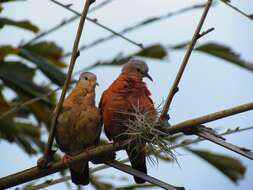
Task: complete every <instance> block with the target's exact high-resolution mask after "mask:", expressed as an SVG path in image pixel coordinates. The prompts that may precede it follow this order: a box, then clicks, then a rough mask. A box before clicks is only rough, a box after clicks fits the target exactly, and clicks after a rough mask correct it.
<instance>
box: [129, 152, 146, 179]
mask: <svg viewBox="0 0 253 190" xmlns="http://www.w3.org/2000/svg"><path fill="white" fill-rule="evenodd" d="M127 154H128V157H129V160H130V163H131V165H132V168H134V169H136V170H138V171H140V172H143V173H145V174H147V166H146V158H145V150H140V151H138V152H137V151H136V150H133V149H127ZM134 181H135V182H136V183H145V182H146V181H145V180H143V179H141V178H139V177H135V176H134Z"/></svg>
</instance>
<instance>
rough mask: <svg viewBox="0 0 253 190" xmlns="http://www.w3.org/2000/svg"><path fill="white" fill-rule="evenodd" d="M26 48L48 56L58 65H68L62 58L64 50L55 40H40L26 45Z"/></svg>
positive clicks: (51, 61) (62, 66)
mask: <svg viewBox="0 0 253 190" xmlns="http://www.w3.org/2000/svg"><path fill="white" fill-rule="evenodd" d="M24 49H27V50H29V51H30V52H32V53H35V54H38V55H40V56H42V57H44V58H47V59H48V60H49V62H50V63H52V64H54V65H55V66H57V67H60V68H64V67H66V64H65V63H64V62H63V61H62V60H61V59H62V56H63V50H62V48H60V47H59V46H57V45H56V44H55V43H54V42H38V43H36V44H30V45H27V46H25V47H24Z"/></svg>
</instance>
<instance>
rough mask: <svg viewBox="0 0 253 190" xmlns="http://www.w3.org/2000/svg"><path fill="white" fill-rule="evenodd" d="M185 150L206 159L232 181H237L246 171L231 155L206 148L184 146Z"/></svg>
mask: <svg viewBox="0 0 253 190" xmlns="http://www.w3.org/2000/svg"><path fill="white" fill-rule="evenodd" d="M186 150H188V151H190V152H191V153H193V154H195V155H197V156H199V157H200V158H202V159H204V160H205V161H207V162H208V163H209V164H211V165H212V166H214V167H215V168H216V169H218V170H219V171H220V172H222V173H223V174H224V175H225V176H226V177H228V178H229V179H230V180H231V181H232V182H234V183H237V182H238V180H239V179H241V178H242V177H243V176H244V174H245V172H246V168H245V166H243V165H242V163H241V162H240V161H239V160H237V159H235V158H233V157H230V156H225V155H222V154H217V153H212V152H209V151H206V150H196V149H192V148H186Z"/></svg>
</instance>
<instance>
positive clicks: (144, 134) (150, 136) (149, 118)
mask: <svg viewBox="0 0 253 190" xmlns="http://www.w3.org/2000/svg"><path fill="white" fill-rule="evenodd" d="M132 107H133V110H131V112H123V111H117V114H123V115H127V116H128V117H129V119H128V120H125V119H124V120H123V119H122V120H121V119H119V118H120V117H118V119H117V120H118V122H121V124H122V125H123V126H125V127H126V129H127V130H126V131H125V132H124V133H122V134H120V135H119V136H118V137H119V138H122V139H127V141H126V144H127V146H131V149H132V152H134V153H138V150H140V149H141V148H143V147H140V146H143V145H144V144H145V145H146V146H145V148H146V152H147V155H148V160H149V161H150V163H151V164H153V165H154V164H158V158H159V157H160V155H162V156H163V157H167V158H168V159H169V158H171V160H175V161H176V156H175V154H174V152H173V151H172V150H171V148H170V147H171V145H172V142H171V141H170V138H169V137H168V134H167V133H164V132H163V131H161V130H160V129H162V127H163V123H162V122H158V121H157V117H154V114H152V113H153V112H152V113H151V111H147V110H145V111H143V110H144V109H142V108H141V107H140V106H132ZM156 112H157V115H158V114H159V113H160V110H159V108H156ZM124 118H125V116H124ZM133 143H134V146H132V145H133ZM128 148H130V147H128ZM152 155H153V156H154V157H153V156H152ZM154 158H155V159H154Z"/></svg>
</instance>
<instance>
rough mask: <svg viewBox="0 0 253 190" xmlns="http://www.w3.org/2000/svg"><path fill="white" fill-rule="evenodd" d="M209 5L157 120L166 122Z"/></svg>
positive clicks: (208, 4)
mask: <svg viewBox="0 0 253 190" xmlns="http://www.w3.org/2000/svg"><path fill="white" fill-rule="evenodd" d="M211 4H212V0H208V1H207V3H206V6H205V9H204V11H203V14H202V16H201V18H200V21H199V23H198V26H197V28H196V30H195V32H194V35H193V37H192V40H191V43H190V45H189V46H188V49H187V51H186V54H185V56H184V59H183V61H182V64H181V66H180V68H179V71H178V73H177V76H176V78H175V80H174V82H173V85H172V87H171V89H170V92H169V94H168V96H167V98H166V101H165V104H164V106H163V110H162V113H161V115H160V118H159V119H160V120H166V119H167V113H168V110H169V107H170V104H171V102H172V99H173V97H174V95H175V94H176V92H177V91H178V84H179V82H180V79H181V77H182V75H183V73H184V70H185V67H186V65H187V63H188V61H189V58H190V55H191V53H192V51H193V49H194V46H195V44H196V42H197V40H198V37H199V35H200V31H201V28H202V26H203V24H204V21H205V19H206V16H207V13H208V10H209V8H210V6H211Z"/></svg>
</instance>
